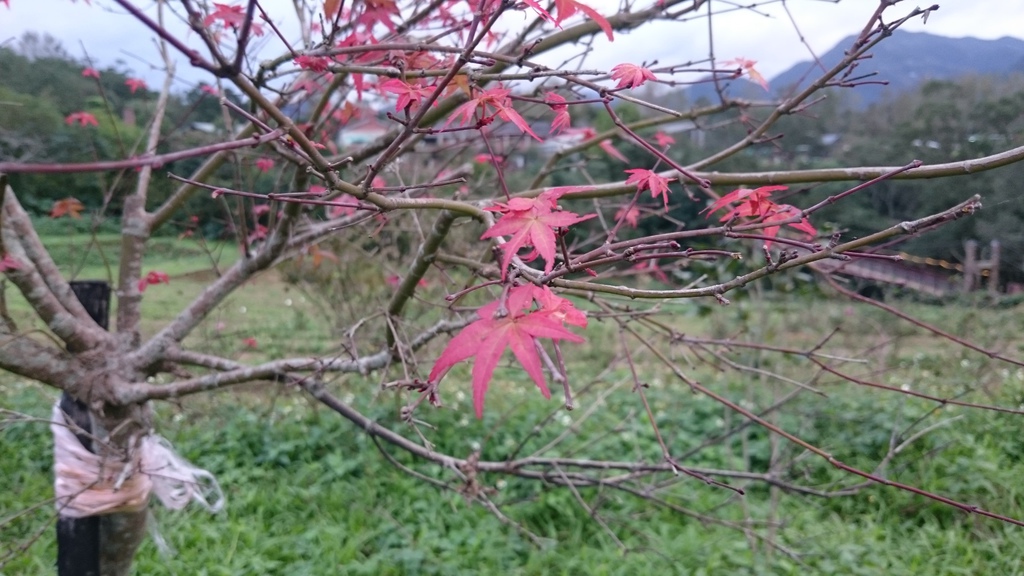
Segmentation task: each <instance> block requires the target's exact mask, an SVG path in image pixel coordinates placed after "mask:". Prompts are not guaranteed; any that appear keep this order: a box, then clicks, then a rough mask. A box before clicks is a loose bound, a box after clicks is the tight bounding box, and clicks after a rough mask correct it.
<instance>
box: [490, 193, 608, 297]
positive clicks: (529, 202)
mask: <svg viewBox="0 0 1024 576" xmlns="http://www.w3.org/2000/svg"><path fill="white" fill-rule="evenodd" d="M555 206H556V205H555V202H554V199H553V197H552V196H551V195H547V196H545V195H544V194H541V195H540V196H539V197H537V198H513V199H511V200H509V202H508V204H497V205H496V206H493V207H491V208H487V210H489V211H492V212H500V213H502V214H503V216H502V217H501V219H500V220H498V222H497V223H495V224H494V226H491V227H490V228H489V229H488V230H487V231H486V232H484V233H483V235H481V236H480V239H481V240H486V239H488V238H496V237H498V236H510V238H509V240H508V241H507V242H505V243H504V244H502V245H501V249H502V251H503V253H504V257H503V258H502V262H501V268H502V278H504V276H505V273H506V271H507V270H508V265H509V263H510V262H511V261H512V257H513V256H515V255H516V253H517V252H519V249H520V248H523V247H527V246H532V247H533V248H534V249H535V250H536V251H537V254H538V255H539V256H540V257H541V258H543V259H544V271H545V272H550V271H551V270H552V268H553V267H554V264H555V252H556V246H555V241H556V237H555V230H557V229H558V228H567V227H569V226H572V225H573V224H576V223H578V222H583V221H584V220H589V219H590V218H593V217H594V216H596V215H595V214H588V215H586V216H579V215H577V214H574V213H572V212H565V211H562V210H557V209H556V208H555Z"/></svg>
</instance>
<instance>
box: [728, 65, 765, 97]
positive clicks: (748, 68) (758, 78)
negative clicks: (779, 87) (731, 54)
mask: <svg viewBox="0 0 1024 576" xmlns="http://www.w3.org/2000/svg"><path fill="white" fill-rule="evenodd" d="M755 64H757V60H747V59H746V58H736V59H735V60H729V61H727V62H722V65H724V66H739V67H740V68H741V69H742V70H743V71H744V72H746V74H747V76H748V77H749V78H750V79H751V80H753V81H754V82H757V83H758V84H760V85H761V87H762V88H764V90H765V92H770V91H771V90H770V89H769V88H768V81H767V80H765V79H764V76H762V75H761V73H760V72H758V71H757V70H756V69H755V68H754V65H755Z"/></svg>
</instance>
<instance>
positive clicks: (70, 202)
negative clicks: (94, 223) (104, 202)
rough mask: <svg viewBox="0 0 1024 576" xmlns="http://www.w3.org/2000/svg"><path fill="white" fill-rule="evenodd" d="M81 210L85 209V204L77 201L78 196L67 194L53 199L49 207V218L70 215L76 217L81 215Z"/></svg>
mask: <svg viewBox="0 0 1024 576" xmlns="http://www.w3.org/2000/svg"><path fill="white" fill-rule="evenodd" d="M82 210H85V206H83V205H82V203H81V202H79V200H78V198H74V197H71V196H68V197H67V198H64V199H63V200H56V201H54V203H53V207H52V208H50V218H60V217H61V216H71V217H72V218H75V219H78V218H81V217H82Z"/></svg>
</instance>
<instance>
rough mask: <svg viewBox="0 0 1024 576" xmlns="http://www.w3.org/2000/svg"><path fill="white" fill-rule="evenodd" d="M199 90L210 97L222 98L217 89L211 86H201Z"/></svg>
mask: <svg viewBox="0 0 1024 576" xmlns="http://www.w3.org/2000/svg"><path fill="white" fill-rule="evenodd" d="M199 89H200V90H202V91H203V92H204V93H205V94H209V95H210V96H220V92H218V91H217V88H216V87H214V86H210V85H209V84H200V85H199Z"/></svg>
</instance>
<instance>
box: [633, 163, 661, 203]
mask: <svg viewBox="0 0 1024 576" xmlns="http://www.w3.org/2000/svg"><path fill="white" fill-rule="evenodd" d="M626 173H627V174H629V178H627V179H626V184H636V189H637V191H639V192H643V191H644V190H650V191H651V197H653V198H657V197H658V196H661V197H662V199H663V200H664V201H665V210H668V193H669V189H668V183H669V179H668V178H665V177H664V176H661V175H659V174H658V173H657V172H654V171H653V170H647V169H645V168H635V169H633V170H626Z"/></svg>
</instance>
